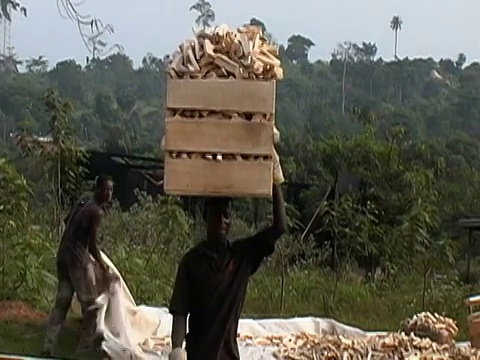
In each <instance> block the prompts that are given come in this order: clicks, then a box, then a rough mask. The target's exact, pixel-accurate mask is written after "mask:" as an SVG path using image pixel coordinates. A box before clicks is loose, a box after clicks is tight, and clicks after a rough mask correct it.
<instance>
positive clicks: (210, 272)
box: [170, 185, 287, 360]
mask: <svg viewBox="0 0 480 360" xmlns="http://www.w3.org/2000/svg"><path fill="white" fill-rule="evenodd" d="M229 203H230V200H229V199H225V198H222V199H220V198H215V199H211V200H210V203H209V204H208V206H207V213H206V221H207V240H206V241H204V242H202V243H200V244H198V245H197V246H195V247H194V248H193V249H191V250H190V251H189V252H187V253H186V254H185V255H184V257H183V258H182V260H181V261H180V265H179V267H178V272H177V278H176V281H175V287H174V290H173V295H172V300H171V303H170V313H171V314H172V315H173V325H172V349H173V351H172V354H171V356H170V359H174V358H175V357H176V356H178V355H175V354H178V353H179V348H182V346H183V342H184V340H186V352H187V358H188V360H238V359H240V357H239V353H238V345H237V328H238V321H239V319H240V314H241V311H242V307H243V303H244V300H245V295H246V290H247V285H248V280H249V278H250V276H251V275H252V274H254V273H255V272H256V271H257V269H258V268H259V266H260V264H261V262H262V260H263V259H264V258H265V257H267V256H269V255H271V254H272V253H273V251H274V249H275V243H276V241H277V240H278V239H279V238H280V237H281V236H282V234H284V232H285V231H286V226H287V225H286V215H285V203H284V201H283V196H282V191H281V188H280V186H279V185H273V223H272V225H271V226H270V227H267V228H265V229H263V230H261V231H260V232H258V233H257V234H255V235H253V236H251V237H249V238H246V239H243V240H238V241H234V242H229V241H228V240H227V234H228V230H229V225H230V214H229V211H228V208H229ZM187 315H189V317H188V329H189V331H188V334H186V324H187Z"/></svg>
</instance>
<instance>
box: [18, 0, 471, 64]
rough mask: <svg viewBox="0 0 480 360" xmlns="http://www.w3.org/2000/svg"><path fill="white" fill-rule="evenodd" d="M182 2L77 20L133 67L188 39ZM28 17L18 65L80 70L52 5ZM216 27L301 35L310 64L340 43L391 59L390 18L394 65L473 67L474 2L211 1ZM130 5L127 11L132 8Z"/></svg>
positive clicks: (99, 12)
mask: <svg viewBox="0 0 480 360" xmlns="http://www.w3.org/2000/svg"><path fill="white" fill-rule="evenodd" d="M192 2H193V1H187V0H85V1H84V4H83V5H82V6H81V8H80V9H81V11H82V12H84V13H90V14H93V15H94V16H95V17H98V18H100V19H102V20H103V21H104V22H107V23H111V24H113V25H114V27H115V34H114V35H113V36H111V37H109V38H108V40H109V42H110V43H115V42H118V43H120V44H121V45H123V47H124V48H125V52H126V54H128V55H129V56H130V57H131V58H133V60H134V61H135V63H136V64H138V63H139V62H140V61H141V59H142V57H143V56H144V55H145V54H146V53H147V52H152V53H153V54H155V55H157V56H163V55H164V54H166V53H171V52H172V51H173V50H175V48H176V46H177V44H178V43H180V42H181V41H182V40H185V39H187V38H188V37H190V36H191V28H192V24H193V22H194V20H195V14H193V13H189V11H188V9H189V7H190V5H191V3H192ZM22 3H23V4H24V5H26V6H27V8H28V17H27V18H22V17H21V16H19V15H17V16H15V18H14V20H13V24H12V45H13V46H14V47H15V52H16V53H17V54H18V55H19V57H20V58H28V57H30V56H38V55H43V56H45V57H46V58H48V60H49V61H50V63H51V64H53V63H55V62H57V61H58V60H61V59H65V58H75V59H77V60H78V61H80V62H81V63H84V60H85V56H86V55H87V51H86V49H85V47H84V45H83V43H82V41H81V39H80V36H79V34H78V30H77V28H76V25H75V24H74V23H72V22H70V21H69V20H65V19H63V18H62V17H61V15H60V14H59V12H58V9H57V0H41V1H40V0H23V2H22ZM211 3H212V5H213V8H214V10H215V13H216V18H217V19H216V24H221V23H226V24H228V25H229V26H237V25H241V24H243V23H245V22H247V21H248V20H249V19H250V18H252V17H257V18H259V19H261V20H262V21H263V22H264V23H265V24H266V26H267V28H268V29H269V31H270V32H271V33H273V34H274V36H275V38H276V39H277V40H278V41H280V42H286V40H287V39H288V37H289V36H290V35H292V34H302V35H304V36H307V37H309V38H311V39H312V40H313V42H314V43H315V44H316V46H315V47H314V48H313V49H312V51H311V56H310V57H311V58H312V59H317V58H329V57H330V54H331V52H332V50H333V49H334V48H335V46H336V44H337V43H338V42H341V41H347V40H350V41H353V42H361V41H371V42H376V43H377V46H378V48H379V52H378V55H380V56H382V57H384V58H387V59H390V58H392V57H393V32H392V31H391V29H390V28H389V22H390V19H391V18H392V16H393V15H395V14H398V15H400V16H401V18H402V19H403V29H402V31H401V32H400V33H399V44H398V53H399V56H400V57H404V56H409V57H418V56H422V57H424V56H432V57H434V58H437V59H438V58H441V57H451V58H455V57H456V55H457V54H458V53H459V52H464V53H465V54H466V55H467V61H468V62H471V61H474V60H479V59H480V21H479V16H480V1H479V0H456V1H452V0H402V1H398V0H397V1H393V0H295V1H284V2H282V1H281V0H241V1H232V0H222V1H220V0H212V2H211ZM132 4H135V5H132Z"/></svg>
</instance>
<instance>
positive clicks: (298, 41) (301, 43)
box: [285, 34, 315, 64]
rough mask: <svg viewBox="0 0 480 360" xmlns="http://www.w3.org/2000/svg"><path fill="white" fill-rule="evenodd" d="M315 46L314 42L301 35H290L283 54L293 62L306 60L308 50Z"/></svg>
mask: <svg viewBox="0 0 480 360" xmlns="http://www.w3.org/2000/svg"><path fill="white" fill-rule="evenodd" d="M313 46H315V43H314V42H313V41H312V40H310V39H309V38H307V37H305V36H302V35H299V34H297V35H292V36H290V37H289V38H288V40H287V49H286V50H285V54H286V56H287V58H288V59H289V60H290V61H291V62H293V63H295V64H296V63H300V62H303V61H308V52H309V51H310V49H311V48H312V47H313Z"/></svg>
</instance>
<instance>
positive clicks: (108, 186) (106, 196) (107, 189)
mask: <svg viewBox="0 0 480 360" xmlns="http://www.w3.org/2000/svg"><path fill="white" fill-rule="evenodd" d="M112 194H113V182H112V181H110V180H109V181H106V182H105V184H104V185H103V187H102V188H100V195H101V198H102V200H103V202H110V201H112Z"/></svg>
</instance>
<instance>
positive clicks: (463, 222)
mask: <svg viewBox="0 0 480 360" xmlns="http://www.w3.org/2000/svg"><path fill="white" fill-rule="evenodd" d="M458 226H460V228H462V229H464V230H467V232H468V251H467V269H466V270H467V273H466V279H465V280H466V282H467V283H470V271H471V265H472V255H473V248H474V247H475V243H476V239H475V237H474V236H473V233H474V232H476V231H480V217H474V216H472V217H468V218H463V219H460V220H459V221H458Z"/></svg>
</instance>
